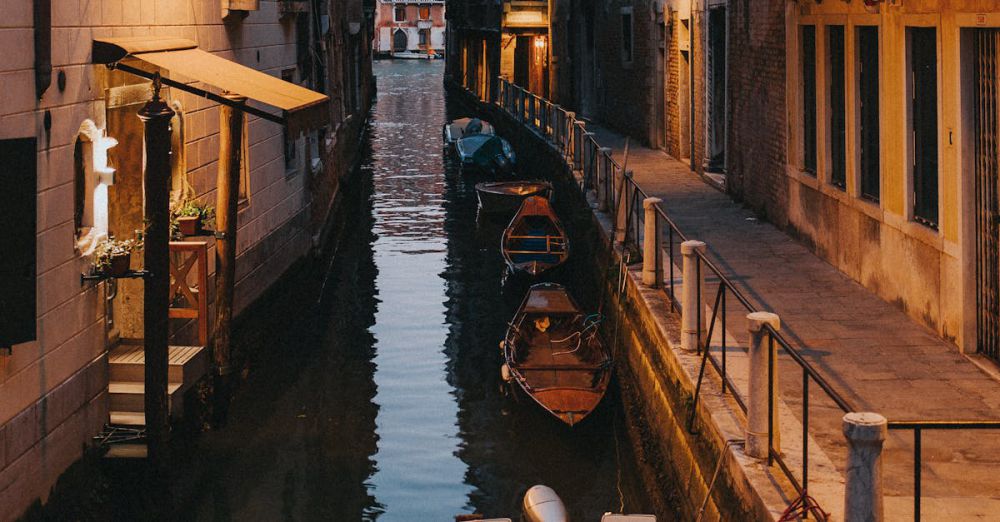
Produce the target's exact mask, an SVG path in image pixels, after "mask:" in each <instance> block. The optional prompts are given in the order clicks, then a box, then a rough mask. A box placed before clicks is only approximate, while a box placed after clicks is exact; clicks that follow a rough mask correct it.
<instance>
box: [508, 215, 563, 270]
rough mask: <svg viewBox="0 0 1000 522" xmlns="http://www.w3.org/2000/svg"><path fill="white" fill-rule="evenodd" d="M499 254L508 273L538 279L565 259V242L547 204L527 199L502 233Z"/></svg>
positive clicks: (560, 227)
mask: <svg viewBox="0 0 1000 522" xmlns="http://www.w3.org/2000/svg"><path fill="white" fill-rule="evenodd" d="M500 250H501V252H502V253H503V258H504V260H505V261H506V262H507V266H509V267H510V269H511V270H512V271H515V272H525V273H527V274H528V275H531V276H538V275H541V274H542V272H545V271H546V270H550V269H552V268H555V267H557V266H559V265H562V264H563V263H565V262H566V260H567V259H569V238H568V237H567V236H566V231H565V230H564V229H563V227H562V223H561V222H560V221H559V217H558V216H556V213H555V210H553V209H552V205H550V204H549V200H547V199H545V198H543V197H541V196H529V197H527V198H525V199H524V202H522V203H521V208H520V209H518V211H517V214H516V215H515V216H514V219H512V220H511V222H510V225H508V226H507V229H506V230H504V232H503V239H502V241H501V244H500Z"/></svg>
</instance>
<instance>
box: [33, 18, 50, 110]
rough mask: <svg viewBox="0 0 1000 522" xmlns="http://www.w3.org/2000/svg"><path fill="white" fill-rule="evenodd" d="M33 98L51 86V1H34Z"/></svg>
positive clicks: (40, 95)
mask: <svg viewBox="0 0 1000 522" xmlns="http://www.w3.org/2000/svg"><path fill="white" fill-rule="evenodd" d="M33 11H34V13H33V17H34V23H35V98H36V99H39V100H40V99H42V95H43V94H45V91H47V90H48V88H49V85H52V0H35V1H34V10H33Z"/></svg>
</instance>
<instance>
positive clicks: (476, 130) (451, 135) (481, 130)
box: [444, 118, 496, 146]
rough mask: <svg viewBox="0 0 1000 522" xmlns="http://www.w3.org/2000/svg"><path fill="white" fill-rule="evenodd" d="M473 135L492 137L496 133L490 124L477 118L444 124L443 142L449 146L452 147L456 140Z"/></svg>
mask: <svg viewBox="0 0 1000 522" xmlns="http://www.w3.org/2000/svg"><path fill="white" fill-rule="evenodd" d="M474 134H484V135H486V136H494V135H496V131H494V130H493V125H491V124H490V122H488V121H483V120H480V119H479V118H459V119H457V120H455V121H452V122H449V123H446V124H444V142H445V143H447V144H448V145H449V146H454V145H455V144H456V143H458V140H460V139H462V138H468V137H469V136H472V135H474Z"/></svg>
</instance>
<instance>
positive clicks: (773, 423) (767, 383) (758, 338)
mask: <svg viewBox="0 0 1000 522" xmlns="http://www.w3.org/2000/svg"><path fill="white" fill-rule="evenodd" d="M685 286H687V285H685ZM765 325H766V326H770V327H771V328H773V329H774V330H775V331H777V330H778V329H780V328H781V320H780V319H779V318H778V316H777V315H776V314H772V313H769V312H753V313H751V314H747V330H748V331H749V334H750V350H749V353H748V357H749V360H750V386H749V401H747V429H746V452H747V455H749V456H751V457H754V458H758V459H766V458H768V454H769V453H770V445H771V444H773V445H774V449H775V451H778V448H779V447H780V442H779V440H778V436H777V435H778V433H779V429H778V415H777V411H778V408H777V407H775V405H777V401H776V400H775V398H776V397H774V395H776V394H777V389H778V386H777V380H778V378H777V375H775V374H774V373H775V372H773V371H772V367H771V363H772V362H774V361H775V358H774V356H775V353H774V352H775V351H776V350H777V348H776V347H775V345H774V343H772V342H766V341H769V339H768V337H769V336H768V332H767V329H766V328H764V326H765ZM721 333H722V335H725V332H721ZM768 412H770V413H771V415H770V417H769V415H768ZM769 439H771V441H772V442H771V443H770V444H769V442H768V440H769Z"/></svg>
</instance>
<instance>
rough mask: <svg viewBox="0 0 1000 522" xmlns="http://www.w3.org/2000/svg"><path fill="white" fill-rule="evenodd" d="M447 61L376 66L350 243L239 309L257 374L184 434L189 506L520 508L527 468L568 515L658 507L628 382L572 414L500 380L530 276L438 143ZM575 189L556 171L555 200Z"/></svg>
mask: <svg viewBox="0 0 1000 522" xmlns="http://www.w3.org/2000/svg"><path fill="white" fill-rule="evenodd" d="M443 68H444V66H443V63H442V62H440V61H434V62H425V61H395V62H378V63H377V64H376V67H375V70H376V74H377V75H378V83H379V98H378V103H377V106H376V108H375V111H374V114H373V117H372V123H371V137H370V143H369V145H368V150H367V151H366V160H365V163H364V165H363V167H362V172H361V173H360V175H359V176H356V178H357V179H356V180H355V181H354V183H353V185H354V186H353V187H351V189H350V192H352V193H353V194H351V195H349V196H348V198H347V199H348V200H349V201H348V205H347V214H348V215H347V219H346V220H345V226H344V232H343V239H342V241H341V243H340V248H339V252H338V254H337V255H336V256H334V257H333V260H332V261H330V262H323V263H319V262H317V263H306V264H304V265H303V266H301V267H299V268H297V269H296V270H295V272H294V273H293V274H291V275H290V276H289V277H287V278H286V280H285V281H284V282H283V283H282V284H281V285H280V287H278V288H276V289H275V290H274V291H272V292H270V293H269V294H268V295H267V296H266V297H265V298H264V299H263V300H262V302H260V303H259V304H258V305H256V306H255V307H254V308H253V309H252V310H251V311H250V312H249V313H247V314H245V316H244V317H243V318H242V320H241V322H240V328H241V331H240V333H239V342H240V343H241V344H242V350H243V352H244V353H246V354H248V360H247V366H248V374H247V379H246V382H245V383H244V384H243V385H242V387H241V389H240V391H239V393H238V395H237V397H236V400H235V403H234V404H233V406H232V408H231V411H230V413H229V417H228V422H227V424H226V425H225V426H223V427H221V428H219V429H216V430H214V431H210V432H206V433H203V434H201V435H199V436H197V437H195V438H194V440H193V442H191V443H190V446H189V447H187V448H184V449H183V450H182V451H180V452H179V455H180V456H179V457H178V462H177V465H176V466H175V474H174V476H173V478H172V480H171V482H172V488H171V489H172V490H173V491H172V496H173V498H174V503H175V505H176V510H175V512H176V514H177V517H178V518H179V519H200V520H278V519H285V520H331V521H350V520H376V519H377V520H385V521H395V520H402V521H448V520H452V519H453V518H454V516H455V515H456V514H460V513H472V512H477V513H482V514H484V515H486V516H510V517H512V518H514V519H515V520H516V519H517V517H518V514H519V512H520V502H521V497H522V495H523V493H524V491H525V490H526V489H527V488H529V487H530V486H532V485H534V484H546V485H548V486H551V487H553V488H554V489H555V490H556V491H557V492H558V493H559V494H560V496H561V497H562V498H563V500H564V501H565V503H566V505H567V507H568V508H569V510H570V512H571V516H572V518H573V520H575V521H597V520H599V519H600V517H601V514H602V513H604V512H606V511H626V512H642V511H647V510H648V509H649V507H648V504H647V501H646V498H647V496H646V494H645V493H643V492H642V489H641V487H640V486H639V484H640V481H639V478H638V471H637V464H636V463H635V462H634V460H635V459H634V457H633V454H632V452H631V451H630V445H629V443H628V437H627V435H626V433H625V421H624V418H623V415H622V408H621V404H620V403H619V401H620V398H619V396H618V393H617V391H616V390H612V392H611V393H609V395H608V397H606V400H605V402H604V403H603V404H602V406H601V407H600V408H599V409H598V410H597V411H596V412H595V413H594V414H593V415H592V416H591V417H590V418H588V419H587V420H586V421H585V422H584V423H583V424H581V425H579V426H577V427H575V428H572V429H570V428H566V427H563V426H562V425H561V423H559V422H558V421H557V420H555V419H554V418H551V417H549V416H548V415H546V414H544V413H543V412H541V411H540V409H539V408H537V407H535V406H534V405H533V404H529V403H518V402H516V401H515V400H514V399H512V398H509V397H507V396H506V395H505V394H504V393H503V391H502V389H501V380H500V377H499V371H498V370H499V365H500V352H499V349H498V343H499V341H500V339H501V337H502V335H503V332H504V330H505V328H506V323H507V320H508V319H509V318H510V317H511V315H512V313H513V311H514V309H515V307H516V305H517V304H518V303H519V301H520V299H521V298H522V297H523V295H524V293H523V292H524V288H514V287H512V286H513V285H509V284H508V285H506V287H505V285H504V284H503V277H502V275H503V270H504V264H503V261H502V259H501V257H500V254H499V252H498V249H497V246H498V244H499V234H500V231H501V230H502V228H503V224H498V223H490V222H488V221H483V220H477V201H476V194H475V190H474V184H475V180H472V179H463V177H462V176H461V174H459V172H458V169H457V166H456V165H454V164H453V163H452V161H451V159H450V158H449V157H448V156H447V155H446V154H445V153H444V149H443V146H442V140H441V126H442V124H443V123H444V122H445V121H446V120H447V119H450V118H454V117H459V116H464V115H468V114H467V113H465V112H463V110H464V109H463V108H462V107H461V106H460V105H459V104H458V103H456V102H454V101H451V100H448V99H447V98H448V97H447V95H446V93H445V90H444V88H443V86H442V74H443ZM527 163H530V160H529V161H528V162H527ZM527 174H529V175H531V176H537V177H545V173H542V172H531V171H530V167H529V168H528V171H527ZM570 189H571V185H567V186H565V187H562V186H557V195H556V198H557V202H558V191H559V190H570ZM559 210H560V213H561V214H563V216H562V217H563V219H564V220H565V221H566V223H567V226H568V227H569V228H570V229H571V231H572V236H571V239H572V240H573V241H575V242H577V243H578V244H574V251H573V255H574V256H576V257H577V258H578V260H577V261H576V265H575V266H573V267H571V270H570V273H569V275H568V277H567V278H566V279H567V280H568V281H567V282H568V283H569V284H570V285H571V288H572V289H573V291H574V293H575V294H576V295H577V297H578V298H579V299H580V300H581V301H582V302H583V303H585V304H584V306H585V307H587V308H589V309H591V310H596V308H597V307H598V303H596V302H594V301H595V299H594V298H593V296H592V295H591V294H593V293H594V291H593V287H595V286H596V285H595V284H593V283H588V282H587V281H592V277H594V276H593V275H591V274H590V273H589V271H588V270H590V268H585V267H586V265H587V263H586V262H585V261H586V260H587V257H588V254H589V253H588V249H587V246H586V241H585V240H584V239H585V238H586V237H587V236H588V234H589V230H588V229H587V227H588V226H589V225H588V223H589V220H586V219H579V218H576V217H574V216H575V215H576V214H575V213H574V212H573V211H572V209H564V208H559ZM580 215H581V216H582V213H581V214H580ZM109 473H110V474H114V473H115V470H114V469H111V471H110V472H109ZM141 487H142V486H140V485H139V484H138V483H136V484H130V483H128V482H127V481H123V480H121V477H118V480H116V481H115V484H114V485H113V488H114V489H115V491H112V492H111V493H110V494H109V496H111V497H114V498H116V500H115V501H114V503H113V508H112V512H111V513H109V514H110V515H112V517H113V518H116V519H129V518H136V517H139V518H142V517H141V515H142V513H143V512H145V513H148V511H144V510H148V509H150V506H148V505H144V503H143V501H142V498H143V494H142V492H141V491H130V490H129V488H133V489H140V488H141ZM661 520H662V518H661Z"/></svg>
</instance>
